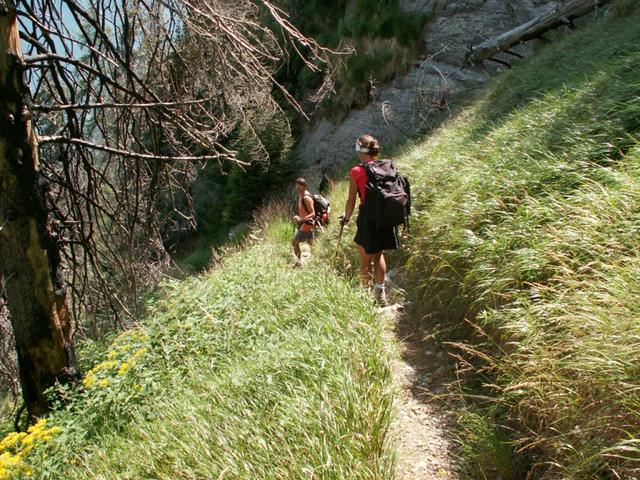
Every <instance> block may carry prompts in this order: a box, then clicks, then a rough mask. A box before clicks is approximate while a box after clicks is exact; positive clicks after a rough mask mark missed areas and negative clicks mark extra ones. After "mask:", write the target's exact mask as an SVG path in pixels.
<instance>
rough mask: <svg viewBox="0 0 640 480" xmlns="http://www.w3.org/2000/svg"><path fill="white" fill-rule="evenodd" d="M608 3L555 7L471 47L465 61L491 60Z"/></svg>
mask: <svg viewBox="0 0 640 480" xmlns="http://www.w3.org/2000/svg"><path fill="white" fill-rule="evenodd" d="M610 2H611V0H572V1H570V2H568V3H567V4H565V5H563V6H561V7H556V8H554V9H552V10H550V11H548V12H545V13H543V14H541V15H538V16H537V17H536V18H534V19H533V20H530V21H528V22H527V23H523V24H522V25H519V26H517V27H516V28H514V29H513V30H509V31H508V32H505V33H503V34H501V35H498V36H497V37H493V38H490V39H488V40H485V41H484V42H482V43H480V44H479V45H476V46H475V47H471V51H470V52H469V53H468V54H467V59H466V61H467V63H471V64H474V65H477V64H480V63H482V62H483V61H484V60H488V59H491V58H492V57H493V56H494V55H495V54H496V53H499V52H508V51H509V48H511V47H513V46H514V45H517V44H519V43H524V42H526V41H529V40H533V39H534V38H541V37H542V35H543V34H544V33H546V32H548V31H549V30H553V29H554V28H558V27H560V26H562V25H569V26H571V25H573V23H572V22H573V20H575V19H576V18H579V17H582V16H584V15H586V14H588V13H590V12H592V11H593V10H595V9H596V8H598V7H601V6H603V5H605V4H607V3H610Z"/></svg>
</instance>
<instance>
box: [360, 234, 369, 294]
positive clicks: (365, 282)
mask: <svg viewBox="0 0 640 480" xmlns="http://www.w3.org/2000/svg"><path fill="white" fill-rule="evenodd" d="M358 254H359V256H360V281H361V282H362V286H363V287H364V288H369V285H370V284H371V255H369V254H368V253H367V252H365V251H364V247H363V246H362V245H358Z"/></svg>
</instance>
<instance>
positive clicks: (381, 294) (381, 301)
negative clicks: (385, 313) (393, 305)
mask: <svg viewBox="0 0 640 480" xmlns="http://www.w3.org/2000/svg"><path fill="white" fill-rule="evenodd" d="M373 298H374V299H375V301H376V303H377V304H378V305H379V306H381V307H386V306H387V305H388V303H387V293H386V292H385V289H384V288H378V287H375V288H374V289H373Z"/></svg>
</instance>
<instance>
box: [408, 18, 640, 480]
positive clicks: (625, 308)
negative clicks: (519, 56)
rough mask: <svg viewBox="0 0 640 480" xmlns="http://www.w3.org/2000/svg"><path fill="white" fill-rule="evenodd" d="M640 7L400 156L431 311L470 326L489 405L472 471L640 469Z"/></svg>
mask: <svg viewBox="0 0 640 480" xmlns="http://www.w3.org/2000/svg"><path fill="white" fill-rule="evenodd" d="M630 11H631V12H635V13H629V12H630ZM626 13H627V16H626V18H622V17H620V16H614V15H610V16H609V17H607V18H604V19H600V20H599V21H598V22H596V23H595V24H594V25H592V26H589V27H585V28H584V29H582V30H581V31H579V32H577V33H574V34H572V35H571V36H570V37H568V38H566V39H564V40H562V41H560V42H558V43H557V44H555V45H552V46H550V47H548V48H545V49H544V50H543V51H541V52H540V54H539V55H537V56H536V57H534V58H532V59H530V60H528V61H526V62H523V63H521V64H519V65H518V66H517V67H515V68H514V69H513V70H512V71H510V72H508V73H505V74H504V75H502V76H501V78H499V79H498V80H497V81H496V82H494V84H493V85H492V87H491V89H490V91H489V92H488V93H487V94H486V96H485V97H484V98H483V99H482V100H481V101H479V102H477V103H475V104H474V105H472V106H471V107H469V108H467V109H465V110H464V111H463V112H462V113H461V114H460V115H458V116H457V117H456V118H455V119H453V120H452V121H451V122H450V123H449V124H448V125H446V126H444V127H443V128H441V129H439V130H438V131H437V132H435V133H434V134H433V135H431V136H430V137H429V138H427V139H426V140H425V141H423V142H420V143H416V144H415V145H414V146H413V147H412V148H410V149H409V151H408V152H407V153H406V154H405V155H404V157H403V159H402V160H403V162H404V163H405V164H406V165H407V167H405V168H410V169H412V170H413V177H414V182H413V186H414V188H413V189H414V191H415V192H416V196H417V204H418V208H416V210H417V211H416V215H415V216H416V217H417V218H416V219H415V221H414V222H413V231H414V232H415V234H414V238H413V241H412V244H411V247H410V249H411V255H410V258H409V260H408V274H409V276H410V280H411V283H413V284H414V285H415V290H414V292H413V294H414V295H415V297H416V299H417V302H416V303H418V304H419V308H418V311H417V312H416V314H417V315H420V316H422V317H425V318H437V319H439V321H445V322H448V323H449V324H451V325H459V326H460V329H459V330H460V333H461V335H466V342H464V343H462V342H461V343H460V344H459V345H458V347H459V349H460V350H459V351H458V353H459V354H460V355H461V357H462V359H461V362H463V363H464V362H468V364H467V365H466V366H467V367H470V368H471V369H472V371H473V372H475V375H474V376H471V377H470V378H469V379H468V382H467V383H466V388H467V390H466V393H468V394H470V395H471V396H473V397H475V398H481V399H482V400H481V401H475V402H471V403H470V404H469V413H468V414H467V415H463V416H462V417H461V422H460V431H459V435H460V437H459V438H460V445H461V449H460V451H461V453H462V455H463V461H464V462H466V467H467V471H468V473H469V476H470V478H487V479H489V478H497V476H500V477H501V478H529V477H527V475H531V476H532V477H533V478H543V479H559V478H563V479H565V478H566V479H593V478H632V477H633V476H635V475H637V474H638V472H639V471H640V414H639V413H638V412H640V409H639V408H638V407H639V406H640V377H639V376H638V368H639V367H638V365H640V348H638V347H639V346H640V322H639V321H638V318H639V315H638V314H639V313H640V294H639V293H638V292H639V291H640V289H639V287H640V285H639V283H640V257H639V256H638V250H639V247H640V240H639V238H640V237H639V235H638V234H639V233H640V176H639V173H640V142H639V139H640V100H639V99H640V27H639V25H640V22H639V21H640V15H639V14H638V12H637V9H635V10H626ZM465 329H466V330H465ZM465 331H466V333H465ZM470 398H471V397H470ZM487 445H489V446H492V447H491V448H487ZM505 449H506V451H505ZM510 457H511V458H512V460H511V467H510V468H509V469H507V468H505V459H506V458H507V459H508V458H510ZM507 463H509V462H507Z"/></svg>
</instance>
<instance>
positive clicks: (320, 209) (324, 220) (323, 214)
mask: <svg viewBox="0 0 640 480" xmlns="http://www.w3.org/2000/svg"><path fill="white" fill-rule="evenodd" d="M309 196H310V197H311V199H312V200H313V210H314V211H315V213H316V218H315V220H314V221H313V223H314V224H315V225H321V226H325V225H327V224H328V223H329V215H330V214H331V203H329V200H327V199H326V198H325V197H324V196H323V195H321V194H319V193H315V194H311V193H310V194H309ZM303 206H304V204H303ZM305 211H306V208H305Z"/></svg>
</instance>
